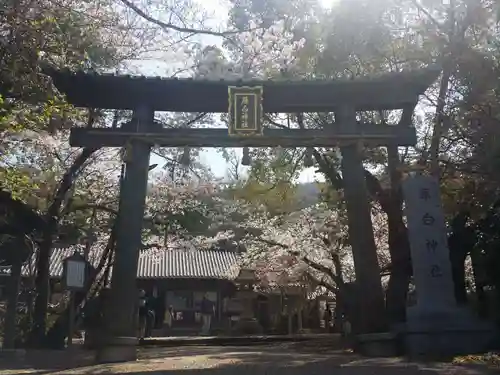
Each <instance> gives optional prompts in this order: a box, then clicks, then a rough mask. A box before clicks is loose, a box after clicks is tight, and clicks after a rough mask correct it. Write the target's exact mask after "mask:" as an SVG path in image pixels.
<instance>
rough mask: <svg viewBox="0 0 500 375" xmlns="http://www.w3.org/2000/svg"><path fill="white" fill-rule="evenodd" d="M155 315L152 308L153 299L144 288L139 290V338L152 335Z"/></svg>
mask: <svg viewBox="0 0 500 375" xmlns="http://www.w3.org/2000/svg"><path fill="white" fill-rule="evenodd" d="M154 319H155V315H154V311H153V310H152V309H151V301H150V299H149V298H148V297H147V296H146V292H145V291H144V290H140V291H139V338H141V339H143V338H144V337H150V336H151V333H152V329H153V323H154Z"/></svg>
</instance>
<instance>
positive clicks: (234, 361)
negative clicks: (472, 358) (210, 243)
mask: <svg viewBox="0 0 500 375" xmlns="http://www.w3.org/2000/svg"><path fill="white" fill-rule="evenodd" d="M12 357H13V356H11V357H10V358H9V359H7V358H4V359H1V360H0V375H6V374H40V375H41V374H127V373H130V374H139V375H160V374H165V375H174V374H179V375H253V374H276V375H281V374H282V375H316V374H318V375H319V374H335V375H487V374H488V375H489V374H494V373H499V372H498V369H497V370H495V369H494V368H492V367H491V366H490V367H488V366H486V365H484V364H475V365H470V364H469V365H464V364H457V363H451V362H447V363H446V362H434V363H424V362H420V363H417V362H408V361H406V360H404V359H401V358H379V359H368V358H361V357H359V356H356V355H354V354H352V353H349V352H345V351H342V350H332V349H327V348H318V347H308V345H307V344H304V343H300V344H298V343H295V344H292V343H288V344H275V345H260V346H253V347H241V346H240V347H231V346H219V347H215V346H186V347H179V348H144V349H141V350H140V360H138V361H137V362H131V363H125V364H114V365H90V364H89V363H90V361H91V355H90V353H88V352H82V351H80V350H75V352H74V354H73V355H70V354H69V353H68V352H38V353H31V354H29V355H26V356H25V357H19V358H18V359H13V358H12Z"/></svg>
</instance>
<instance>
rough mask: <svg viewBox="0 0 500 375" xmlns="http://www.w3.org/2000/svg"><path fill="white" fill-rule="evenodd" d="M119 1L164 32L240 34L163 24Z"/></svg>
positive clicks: (219, 34)
mask: <svg viewBox="0 0 500 375" xmlns="http://www.w3.org/2000/svg"><path fill="white" fill-rule="evenodd" d="M120 1H121V2H122V3H123V4H124V5H125V6H126V7H128V8H130V9H132V10H133V11H134V12H135V13H136V14H137V15H139V16H141V17H142V18H144V19H145V20H146V21H149V22H151V23H153V24H155V25H157V26H160V27H161V28H162V29H164V30H173V31H177V32H180V33H190V34H203V35H212V36H220V37H227V36H230V35H235V34H238V33H240V32H241V31H240V30H233V31H223V32H220V31H213V30H202V29H195V28H190V27H181V26H176V25H174V24H172V23H169V22H163V21H160V20H159V19H156V18H154V17H151V16H150V15H149V14H147V13H146V12H144V11H143V10H142V9H141V8H139V7H138V6H137V5H135V4H134V3H133V2H131V1H129V0H120Z"/></svg>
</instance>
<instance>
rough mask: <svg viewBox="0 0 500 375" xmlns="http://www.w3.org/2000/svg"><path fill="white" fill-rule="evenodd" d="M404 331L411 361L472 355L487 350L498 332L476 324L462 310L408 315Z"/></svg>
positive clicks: (473, 318)
mask: <svg viewBox="0 0 500 375" xmlns="http://www.w3.org/2000/svg"><path fill="white" fill-rule="evenodd" d="M405 328H406V329H405V330H404V331H403V335H404V342H405V347H406V352H407V354H408V355H409V356H411V357H429V356H430V357H443V356H453V355H461V354H474V353H480V352H484V351H487V350H489V349H490V345H491V344H492V342H493V340H494V338H495V336H496V334H497V330H496V327H495V326H494V325H493V324H492V323H490V322H484V321H480V320H478V319H477V318H476V317H475V316H474V315H473V314H472V313H471V312H470V311H468V310H467V309H464V308H454V309H450V310H449V311H445V312H443V313H441V314H438V313H428V314H421V315H417V316H415V315H414V314H409V316H408V322H407V324H406V327H405Z"/></svg>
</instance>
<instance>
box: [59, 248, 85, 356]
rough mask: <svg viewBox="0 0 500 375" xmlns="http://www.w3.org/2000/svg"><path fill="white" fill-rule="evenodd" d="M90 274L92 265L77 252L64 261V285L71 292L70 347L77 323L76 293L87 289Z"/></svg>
mask: <svg viewBox="0 0 500 375" xmlns="http://www.w3.org/2000/svg"><path fill="white" fill-rule="evenodd" d="M89 272H90V264H89V262H88V261H87V260H86V259H85V257H84V256H83V255H81V254H79V253H77V252H75V253H74V254H73V255H70V256H69V257H67V258H66V259H64V260H63V284H64V287H65V288H66V290H68V291H69V292H70V300H69V319H68V347H69V346H71V345H72V343H73V331H74V329H73V326H74V323H75V309H76V306H75V293H77V292H81V291H83V290H84V289H85V286H86V284H87V278H88V275H89Z"/></svg>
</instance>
